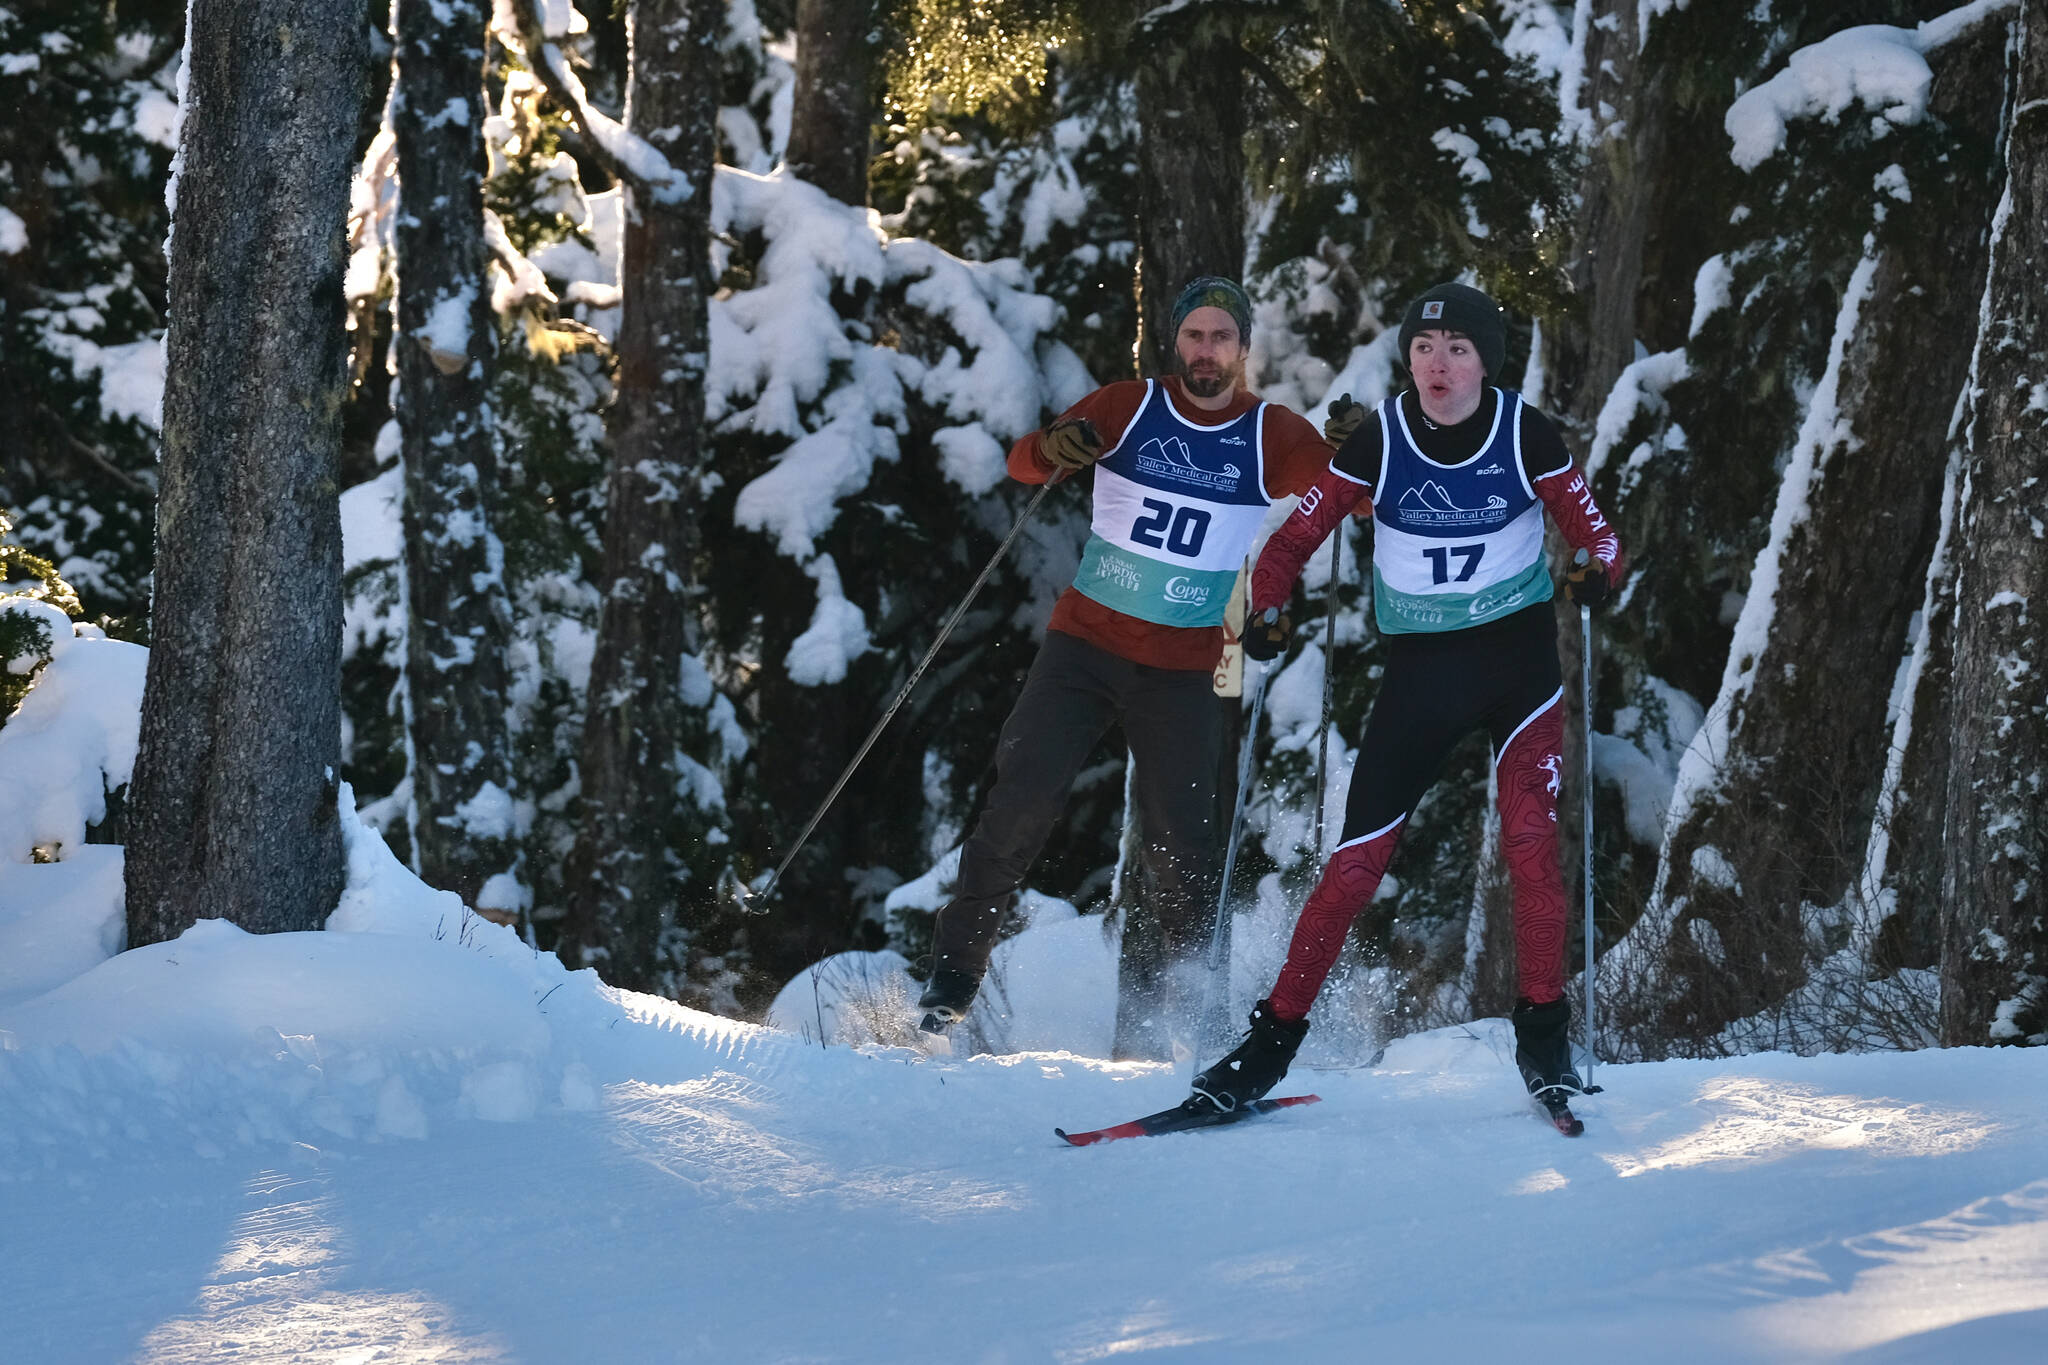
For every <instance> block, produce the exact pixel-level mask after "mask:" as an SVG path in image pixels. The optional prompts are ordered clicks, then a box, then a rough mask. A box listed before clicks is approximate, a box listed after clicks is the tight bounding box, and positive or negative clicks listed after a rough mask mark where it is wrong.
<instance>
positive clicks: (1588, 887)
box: [1579, 550, 1596, 1090]
mask: <svg viewBox="0 0 2048 1365" xmlns="http://www.w3.org/2000/svg"><path fill="white" fill-rule="evenodd" d="M1585 553H1586V552H1585V551H1584V550H1581V551H1579V554H1580V555H1581V556H1584V555H1585ZM1579 650H1580V654H1579V693H1580V710H1581V711H1582V713H1583V714H1584V715H1585V717H1586V752H1585V754H1584V756H1583V758H1584V763H1583V766H1584V771H1583V772H1582V773H1581V774H1580V777H1581V784H1580V785H1581V788H1582V791H1581V795H1582V797H1583V800H1584V802H1585V807H1584V809H1585V814H1584V818H1583V820H1582V821H1581V823H1582V824H1583V825H1584V826H1585V827H1584V829H1582V830H1581V831H1580V833H1581V834H1582V835H1583V836H1584V838H1585V841H1586V866H1585V871H1584V872H1583V874H1582V875H1581V876H1580V881H1581V883H1582V884H1583V885H1584V888H1585V892H1586V1074H1585V1075H1584V1076H1583V1077H1581V1079H1582V1080H1583V1081H1584V1082H1585V1084H1586V1087H1587V1088H1588V1089H1589V1090H1590V1089H1591V1088H1592V1085H1593V1039H1594V1037H1595V1036H1596V1035H1595V1033H1594V1016H1593V609H1592V608H1591V607H1586V606H1581V607H1580V608H1579Z"/></svg>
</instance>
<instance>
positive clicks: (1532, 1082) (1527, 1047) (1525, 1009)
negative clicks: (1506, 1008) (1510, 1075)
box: [1514, 996, 1586, 1103]
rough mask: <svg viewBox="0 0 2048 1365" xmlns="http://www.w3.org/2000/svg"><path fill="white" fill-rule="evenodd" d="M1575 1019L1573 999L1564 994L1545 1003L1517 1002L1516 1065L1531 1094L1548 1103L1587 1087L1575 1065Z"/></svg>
mask: <svg viewBox="0 0 2048 1365" xmlns="http://www.w3.org/2000/svg"><path fill="white" fill-rule="evenodd" d="M1571 1022H1572V1007H1571V1002H1570V1001H1568V1000H1566V999H1565V998H1564V997H1562V996H1559V997H1558V998H1557V999H1555V1000H1552V1001H1550V1002H1549V1003H1547V1004H1542V1005H1537V1004H1532V1003H1530V1002H1529V1001H1527V1000H1518V1001H1516V1002H1515V1013H1514V1024H1515V1065H1516V1066H1518V1067H1520V1068H1521V1069H1522V1082H1523V1084H1525V1085H1527V1086H1528V1087H1529V1093H1530V1094H1531V1095H1534V1096H1535V1097H1536V1098H1537V1099H1538V1100H1542V1101H1544V1102H1546V1103H1547V1102H1548V1101H1549V1100H1550V1099H1551V1098H1558V1099H1569V1098H1571V1097H1572V1096H1573V1095H1581V1094H1584V1093H1585V1090H1586V1087H1585V1083H1584V1082H1583V1081H1581V1080H1580V1079H1579V1073H1578V1072H1577V1071H1576V1070H1574V1069H1573V1067H1572V1043H1571V1037H1570V1029H1571Z"/></svg>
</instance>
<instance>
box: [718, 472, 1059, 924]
mask: <svg viewBox="0 0 2048 1365" xmlns="http://www.w3.org/2000/svg"><path fill="white" fill-rule="evenodd" d="M1051 491H1052V484H1050V483H1044V484H1040V485H1039V486H1038V491H1037V492H1036V493H1033V494H1032V495H1031V501H1029V502H1027V503H1025V504H1024V510H1023V511H1021V512H1019V513H1018V514H1017V523H1016V525H1014V526H1012V527H1011V528H1010V534H1008V535H1007V536H1004V537H1003V543H1002V544H1001V545H998V546H997V547H996V552H995V553H994V554H993V555H990V556H989V561H988V563H986V564H984V565H982V566H981V572H980V573H979V574H978V575H976V576H975V579H974V583H973V586H971V587H969V588H968V589H967V595H966V596H965V597H963V598H961V599H960V605H959V606H957V607H954V608H953V614H952V615H951V616H948V617H947V618H946V623H945V624H944V625H942V626H940V627H939V635H938V638H937V639H935V640H933V641H932V644H931V648H930V649H927V650H926V651H925V652H924V658H922V659H920V660H919V661H918V665H917V667H916V668H914V669H912V670H911V671H910V676H909V677H908V678H906V679H904V680H903V686H902V688H901V689H899V690H898V691H897V693H896V700H894V701H892V702H890V703H889V709H888V710H886V711H884V712H883V713H882V718H881V719H880V720H878V721H876V722H875V728H874V729H872V730H870V731H868V737H867V739H866V740H865V741H864V742H863V743H862V744H861V746H860V752H859V753H857V754H855V755H854V756H853V762H851V763H849V764H847V765H846V771H845V772H843V773H841V774H839V780H838V781H837V782H834V783H833V784H832V790H831V791H829V792H826V793H825V799H824V800H823V801H821V802H819V803H818V809H817V810H815V811H813V812H812V813H811V819H810V823H808V824H806V825H805V826H804V830H803V833H801V834H799V835H797V836H796V842H795V843H794V844H792V845H790V848H789V852H787V853H785V854H783V855H782V861H781V862H779V863H777V864H776V865H775V871H774V872H773V873H772V874H770V876H769V878H768V881H767V883H766V884H765V885H764V886H762V888H761V889H760V890H759V891H749V890H748V889H747V888H746V886H745V884H743V883H742V882H741V881H740V879H739V878H738V877H737V876H734V875H732V873H731V871H730V869H728V870H727V876H726V877H725V878H723V879H721V880H722V882H723V885H724V889H725V890H726V891H727V892H728V893H729V894H730V895H731V897H732V900H733V901H734V903H735V904H737V905H738V906H739V908H740V910H741V911H743V912H744V913H746V914H749V915H765V914H767V913H768V898H769V897H770V896H772V895H774V894H775V887H776V884H777V883H778V882H780V881H781V880H782V874H783V873H784V872H786V871H788V870H789V865H790V863H791V862H792V861H794V860H795V858H796V855H797V854H798V853H799V852H801V851H802V849H803V846H804V843H805V841H806V840H808V839H809V838H810V837H811V832H812V831H813V830H815V829H817V827H818V822H819V821H820V820H823V819H824V818H825V812H826V811H828V810H830V809H832V803H833V802H834V801H836V800H838V799H839V793H840V792H841V791H843V790H844V789H845V787H846V784H847V783H848V782H849V781H850V780H852V778H853V772H854V769H856V768H858V767H860V764H861V760H862V759H864V758H866V757H867V756H868V750H870V749H872V748H874V747H875V741H876V740H878V739H880V738H881V737H882V731H884V730H886V729H887V728H888V727H889V722H890V721H891V720H893V719H895V716H896V712H897V710H898V709H899V708H900V707H901V706H902V705H903V703H904V701H905V700H907V699H908V698H909V696H910V690H911V689H912V688H914V687H916V686H917V680H918V679H919V678H922V677H923V676H924V671H925V669H927V668H929V667H931V662H932V660H933V659H934V658H936V657H938V653H939V646H941V645H943V644H945V643H946V637H947V636H948V635H951V634H952V633H953V627H955V626H957V625H959V624H960V618H961V617H962V616H965V615H966V614H967V609H968V608H969V607H970V606H972V605H974V599H975V598H976V597H977V596H979V595H980V593H981V588H982V585H983V584H984V583H986V582H988V576H989V575H990V574H992V573H994V572H995V571H996V565H998V564H1000V563H1002V562H1003V557H1004V556H1005V555H1007V554H1009V553H1010V547H1011V546H1012V545H1014V544H1016V542H1017V537H1018V536H1019V535H1020V534H1022V533H1023V530H1024V523H1025V522H1027V521H1030V520H1031V514H1032V513H1034V512H1036V511H1037V510H1038V504H1040V503H1041V502H1044V501H1045V495H1046V494H1047V493H1050V492H1051Z"/></svg>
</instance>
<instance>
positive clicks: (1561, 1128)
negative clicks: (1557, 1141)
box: [1530, 1090, 1586, 1137]
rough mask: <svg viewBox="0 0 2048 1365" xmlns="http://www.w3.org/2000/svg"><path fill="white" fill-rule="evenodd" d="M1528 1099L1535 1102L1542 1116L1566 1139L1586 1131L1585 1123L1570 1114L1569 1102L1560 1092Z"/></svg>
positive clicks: (1552, 1091)
mask: <svg viewBox="0 0 2048 1365" xmlns="http://www.w3.org/2000/svg"><path fill="white" fill-rule="evenodd" d="M1530 1098H1532V1099H1534V1100H1535V1101H1536V1107H1537V1108H1538V1109H1540V1110H1542V1112H1543V1116H1544V1117H1545V1118H1547V1119H1549V1120H1550V1121H1551V1123H1552V1124H1553V1125H1555V1126H1556V1128H1557V1131H1558V1132H1560V1133H1563V1134H1564V1135H1565V1136H1566V1137H1577V1136H1578V1135H1579V1134H1581V1133H1583V1132H1585V1131H1586V1125H1585V1123H1584V1122H1583V1121H1581V1120H1580V1118H1579V1116H1578V1115H1577V1114H1574V1113H1573V1112H1572V1105H1571V1100H1570V1099H1569V1098H1567V1097H1566V1096H1565V1094H1564V1093H1563V1092H1562V1091H1558V1090H1551V1091H1546V1092H1544V1093H1543V1094H1541V1095H1533V1096H1531V1097H1530Z"/></svg>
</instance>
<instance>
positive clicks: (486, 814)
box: [391, 0, 523, 916]
mask: <svg viewBox="0 0 2048 1365" xmlns="http://www.w3.org/2000/svg"><path fill="white" fill-rule="evenodd" d="M392 18H393V29H394V32H395V34H396V37H397V56H396V68H397V69H396V72H395V74H394V77H393V79H394V80H395V82H396V86H395V94H394V97H393V100H392V110H391V119H392V130H393V133H394V134H395V137H396V141H397V149H398V168H399V214H398V222H397V234H396V235H397V257H398V260H397V265H398V337H399V342H398V348H397V367H398V403H397V415H398V428H399V433H400V450H401V452H402V458H403V461H404V465H405V499H404V507H403V518H402V520H403V525H404V542H405V585H406V609H407V620H406V681H405V688H406V691H405V697H406V723H407V729H408V732H409V735H410V738H411V741H412V743H411V748H412V753H411V759H412V763H411V772H412V782H413V788H412V795H413V811H414V812H415V815H414V820H413V828H412V830H411V834H412V839H413V866H414V868H415V870H417V871H418V872H419V874H420V875H421V876H422V877H423V878H425V879H426V881H427V882H428V883H429V884H431V885H434V886H439V887H445V888H447V889H448V890H451V891H454V892H456V893H458V894H459V895H461V897H462V898H463V900H464V901H465V902H467V903H469V904H471V905H474V906H476V907H477V908H478V909H480V910H485V911H489V912H494V913H495V914H497V915H500V916H509V915H512V914H516V913H517V911H518V910H519V909H520V908H521V903H522V900H523V894H522V892H521V889H520V887H519V884H518V877H519V871H520V869H519V850H518V843H517V840H516V839H515V837H514V831H513V825H512V798H511V787H512V779H511V754H510V752H509V739H508V736H507V734H506V730H505V691H506V664H505V649H506V641H507V638H508V637H509V635H510V634H511V613H510V609H509V607H508V605H507V602H506V597H505V555H504V547H503V545H502V544H501V543H500V542H499V539H498V535H497V530H496V527H497V509H496V506H495V503H496V492H497V487H498V456H497V433H496V430H495V426H494V423H493V421H492V417H491V409H490V402H489V393H490V385H491V376H492V372H493V371H494V369H495V368H496V365H497V350H498V348H497V332H496V328H495V324H494V323H493V320H492V317H491V302H490V280H489V278H488V276H487V274H486V267H487V265H488V263H489V260H490V255H489V251H488V248H487V247H486V246H485V243H484V209H483V176H484V146H483V120H484V101H483V57H484V54H483V40H484V24H485V20H486V19H487V18H488V15H487V14H486V12H485V11H484V9H483V8H482V7H481V6H480V5H479V4H477V3H476V0H397V3H396V4H395V6H394V8H393V15H392Z"/></svg>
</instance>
